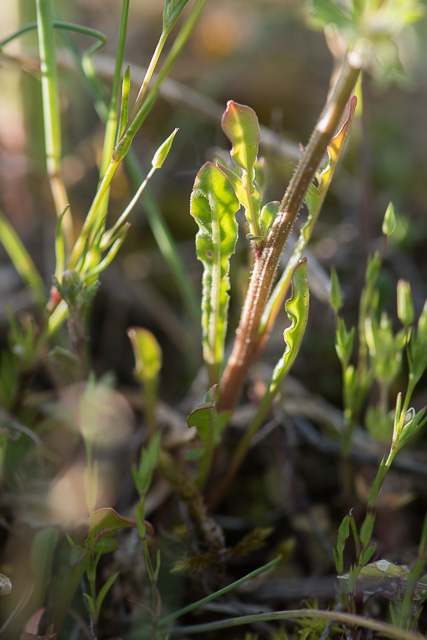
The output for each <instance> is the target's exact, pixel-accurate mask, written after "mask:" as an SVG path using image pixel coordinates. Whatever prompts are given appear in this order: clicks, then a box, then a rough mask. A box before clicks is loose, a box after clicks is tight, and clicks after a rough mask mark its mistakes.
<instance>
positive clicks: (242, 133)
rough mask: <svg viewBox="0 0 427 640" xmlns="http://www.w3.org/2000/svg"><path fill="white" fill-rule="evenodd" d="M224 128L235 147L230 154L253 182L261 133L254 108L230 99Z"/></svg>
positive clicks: (223, 121) (224, 118) (224, 116)
mask: <svg viewBox="0 0 427 640" xmlns="http://www.w3.org/2000/svg"><path fill="white" fill-rule="evenodd" d="M222 128H223V131H224V133H225V135H226V136H227V138H228V139H229V140H230V142H231V143H232V145H233V147H232V149H231V151H230V155H231V157H232V158H233V160H234V162H235V163H236V164H237V165H238V166H239V167H240V168H241V169H243V170H244V171H246V172H247V173H248V174H249V178H250V180H251V182H252V181H253V177H254V166H255V162H256V159H257V156H258V147H259V143H260V140H261V133H260V129H259V124H258V118H257V115H256V113H255V111H254V110H253V109H251V108H250V107H247V106H246V105H243V104H239V103H237V102H234V100H229V101H228V102H227V109H226V110H225V112H224V115H223V116H222Z"/></svg>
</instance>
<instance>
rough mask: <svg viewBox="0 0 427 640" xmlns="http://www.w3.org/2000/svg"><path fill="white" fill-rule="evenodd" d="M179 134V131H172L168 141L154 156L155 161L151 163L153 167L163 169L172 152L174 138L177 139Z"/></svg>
mask: <svg viewBox="0 0 427 640" xmlns="http://www.w3.org/2000/svg"><path fill="white" fill-rule="evenodd" d="M177 132H178V129H174V130H173V131H172V133H171V134H170V136H169V137H168V138H166V140H165V141H164V142H163V143H162V144H161V145H160V147H159V148H158V149H157V151H156V153H155V154H154V156H153V159H152V161H151V165H152V167H153V168H154V169H161V168H162V166H163V163H164V161H165V160H166V158H167V157H168V153H169V151H170V150H171V147H172V143H173V141H174V138H175V136H176V134H177Z"/></svg>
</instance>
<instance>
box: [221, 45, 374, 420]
mask: <svg viewBox="0 0 427 640" xmlns="http://www.w3.org/2000/svg"><path fill="white" fill-rule="evenodd" d="M361 68H362V60H361V57H360V56H359V55H358V54H357V53H356V52H355V51H352V52H350V53H349V55H348V57H347V58H346V61H345V63H344V65H343V69H342V71H341V75H340V77H339V79H338V81H337V84H336V86H335V88H334V91H333V93H332V95H331V98H330V99H329V101H328V102H327V103H326V106H325V107H324V109H323V111H322V113H321V115H320V118H319V120H318V122H317V124H316V127H315V129H314V131H313V134H312V136H311V138H310V141H309V143H308V145H307V147H306V149H305V152H304V155H303V157H302V159H301V161H300V164H299V165H298V167H297V170H296V172H295V174H294V176H293V178H292V180H291V182H290V184H289V187H288V189H287V190H286V193H285V195H284V197H283V200H282V202H281V205H280V210H279V213H278V214H277V216H276V219H275V221H274V223H273V225H272V228H271V230H270V232H269V234H268V236H267V238H266V240H265V244H264V245H263V246H262V245H261V246H258V247H257V249H256V252H255V263H254V269H253V272H252V276H251V279H250V283H249V288H248V292H247V295H246V299H245V304H244V306H243V310H242V314H241V317H240V323H239V328H238V330H237V335H236V339H235V342H234V346H233V351H232V353H231V356H230V359H229V361H228V363H227V367H226V369H225V372H224V375H223V378H222V381H221V384H220V398H219V410H226V409H231V408H233V406H234V405H235V403H236V402H237V400H238V397H239V395H240V392H241V390H242V387H243V383H244V380H245V378H246V375H247V372H248V369H249V366H250V365H251V363H252V360H253V356H254V354H255V352H256V349H257V344H258V341H259V327H260V324H261V319H262V314H263V312H264V308H265V305H266V303H267V300H268V296H269V293H270V290H271V287H272V283H273V280H274V276H275V274H276V270H277V266H278V264H279V261H280V257H281V255H282V253H283V249H284V247H285V244H286V241H287V239H288V237H289V235H290V232H291V230H292V227H293V225H294V222H295V220H296V218H297V216H298V213H299V211H300V209H301V206H302V204H303V202H304V198H305V195H306V193H307V190H308V188H309V186H310V184H311V182H312V181H313V179H314V177H315V174H316V171H317V170H318V168H319V165H320V163H321V161H322V159H323V157H324V155H325V153H326V149H327V147H328V144H329V143H330V141H331V140H332V137H333V135H334V134H335V132H336V130H337V128H338V125H339V123H340V120H341V119H342V117H343V114H344V112H345V109H346V105H347V103H348V101H349V100H350V98H351V95H352V93H353V90H354V87H355V85H356V82H357V80H358V78H359V75H360V72H361Z"/></svg>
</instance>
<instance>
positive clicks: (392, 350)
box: [365, 313, 406, 382]
mask: <svg viewBox="0 0 427 640" xmlns="http://www.w3.org/2000/svg"><path fill="white" fill-rule="evenodd" d="M365 339H366V343H367V345H368V348H369V354H370V356H371V358H372V363H373V367H374V371H375V375H376V376H377V378H378V379H379V380H381V381H384V382H392V381H393V380H394V379H395V377H396V376H397V374H398V373H399V370H400V365H401V360H402V351H403V348H404V346H405V344H406V332H405V330H404V329H402V330H401V331H399V332H398V333H396V335H393V328H392V321H391V319H390V318H389V317H388V316H387V314H386V313H382V315H381V319H380V322H379V323H378V322H377V321H376V320H375V319H374V318H368V319H367V320H366V322H365Z"/></svg>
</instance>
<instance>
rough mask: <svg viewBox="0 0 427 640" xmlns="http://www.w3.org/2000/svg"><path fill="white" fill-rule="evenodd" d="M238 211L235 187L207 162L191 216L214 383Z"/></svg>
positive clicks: (206, 356) (199, 176)
mask: <svg viewBox="0 0 427 640" xmlns="http://www.w3.org/2000/svg"><path fill="white" fill-rule="evenodd" d="M238 209H239V201H238V199H237V198H236V195H235V193H234V190H233V187H232V186H231V184H230V181H229V180H228V179H227V177H226V176H225V175H224V173H223V172H222V171H221V170H220V169H219V168H218V167H216V166H215V165H213V164H212V163H210V162H207V163H206V164H205V165H204V166H203V167H202V168H201V170H200V171H199V173H198V174H197V176H196V180H195V182H194V187H193V191H192V194H191V209H190V212H191V215H192V216H193V217H194V219H195V220H196V222H197V224H198V226H199V231H198V233H197V236H196V250H197V257H198V259H199V260H200V261H201V262H202V263H203V267H204V271H203V292H202V331H203V357H204V360H205V362H206V364H207V367H208V371H209V375H210V379H211V382H212V383H215V382H216V381H217V380H218V377H219V374H220V370H221V366H222V361H223V354H224V341H225V332H226V328H227V311H228V300H229V294H228V289H229V286H230V283H229V276H228V274H229V269H230V257H231V256H232V254H233V253H234V251H235V247H236V242H237V235H238V228H237V222H236V218H235V214H236V212H237V210H238Z"/></svg>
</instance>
